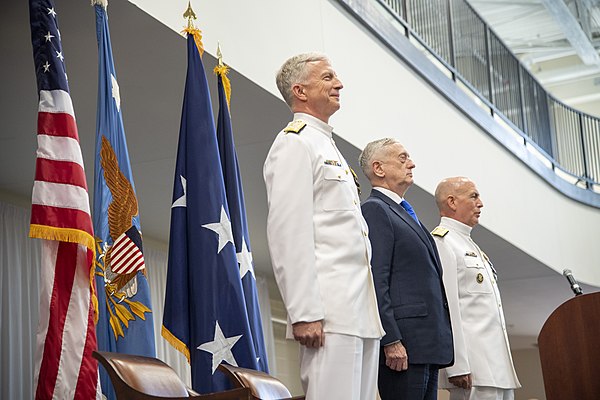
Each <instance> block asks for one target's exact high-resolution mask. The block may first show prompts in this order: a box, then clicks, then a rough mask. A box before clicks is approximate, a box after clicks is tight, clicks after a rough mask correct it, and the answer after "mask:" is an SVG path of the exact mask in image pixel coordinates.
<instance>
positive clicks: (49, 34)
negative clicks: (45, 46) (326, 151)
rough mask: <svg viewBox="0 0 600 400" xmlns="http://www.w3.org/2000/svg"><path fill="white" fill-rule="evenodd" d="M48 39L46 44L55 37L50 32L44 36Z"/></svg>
mask: <svg viewBox="0 0 600 400" xmlns="http://www.w3.org/2000/svg"><path fill="white" fill-rule="evenodd" d="M44 37H45V38H46V42H49V41H50V39H52V38H53V37H54V35H53V34H51V33H50V31H48V34H47V35H45V36H44Z"/></svg>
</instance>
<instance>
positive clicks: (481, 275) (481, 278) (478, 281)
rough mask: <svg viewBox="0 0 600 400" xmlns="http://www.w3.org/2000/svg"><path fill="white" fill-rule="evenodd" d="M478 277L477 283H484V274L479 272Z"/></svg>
mask: <svg viewBox="0 0 600 400" xmlns="http://www.w3.org/2000/svg"><path fill="white" fill-rule="evenodd" d="M476 279H477V283H483V274H481V273H478V274H477V278H476Z"/></svg>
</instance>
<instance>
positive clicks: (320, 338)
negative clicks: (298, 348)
mask: <svg viewBox="0 0 600 400" xmlns="http://www.w3.org/2000/svg"><path fill="white" fill-rule="evenodd" d="M292 329H293V333H294V339H296V340H297V341H298V342H300V344H301V345H303V346H306V347H309V348H318V347H321V346H323V345H324V344H325V335H323V321H322V320H320V321H314V322H296V323H295V324H293V325H292Z"/></svg>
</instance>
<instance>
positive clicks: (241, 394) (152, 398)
mask: <svg viewBox="0 0 600 400" xmlns="http://www.w3.org/2000/svg"><path fill="white" fill-rule="evenodd" d="M92 355H93V356H94V358H96V359H97V360H98V361H100V363H101V364H102V365H103V366H104V368H105V369H106V371H107V372H108V375H109V377H110V380H111V382H112V384H113V387H114V388H115V393H116V395H117V399H118V400H125V399H126V400H161V399H171V400H173V399H189V398H194V399H198V400H250V399H252V397H251V395H250V390H249V389H246V388H238V389H233V390H228V391H224V392H219V393H212V394H205V395H201V394H198V393H196V392H195V391H193V390H192V389H190V388H188V387H187V386H186V385H185V383H183V381H182V380H181V379H180V378H179V376H177V374H176V373H175V371H174V370H173V369H172V368H171V367H169V366H168V365H167V364H165V363H164V362H162V361H161V360H159V359H157V358H151V357H143V356H135V355H131V354H122V353H111V352H107V351H94V352H93V353H92Z"/></svg>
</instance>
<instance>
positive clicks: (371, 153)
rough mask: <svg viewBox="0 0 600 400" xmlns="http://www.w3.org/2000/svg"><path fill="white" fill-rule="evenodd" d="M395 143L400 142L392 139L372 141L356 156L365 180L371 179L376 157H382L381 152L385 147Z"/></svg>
mask: <svg viewBox="0 0 600 400" xmlns="http://www.w3.org/2000/svg"><path fill="white" fill-rule="evenodd" d="M396 143H400V142H398V141H397V140H396V139H394V138H383V139H378V140H374V141H372V142H371V143H369V144H367V145H366V146H365V148H364V150H363V151H362V152H361V153H360V156H358V163H359V164H360V168H361V169H362V171H363V173H364V174H365V175H366V177H367V178H369V179H372V178H373V161H375V159H376V158H377V157H381V156H382V152H383V150H384V149H385V148H386V147H388V146H391V145H394V144H396Z"/></svg>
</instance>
